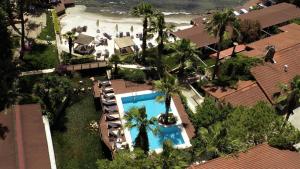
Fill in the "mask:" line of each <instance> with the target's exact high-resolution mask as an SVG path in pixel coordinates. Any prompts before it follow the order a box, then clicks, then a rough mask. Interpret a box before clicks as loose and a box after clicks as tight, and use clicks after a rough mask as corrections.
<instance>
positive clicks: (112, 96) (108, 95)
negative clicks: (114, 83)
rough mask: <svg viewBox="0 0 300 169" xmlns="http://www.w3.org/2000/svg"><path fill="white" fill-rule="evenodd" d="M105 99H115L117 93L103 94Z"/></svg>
mask: <svg viewBox="0 0 300 169" xmlns="http://www.w3.org/2000/svg"><path fill="white" fill-rule="evenodd" d="M103 96H104V98H105V99H113V98H115V94H114V93H107V94H105V93H104V94H103Z"/></svg>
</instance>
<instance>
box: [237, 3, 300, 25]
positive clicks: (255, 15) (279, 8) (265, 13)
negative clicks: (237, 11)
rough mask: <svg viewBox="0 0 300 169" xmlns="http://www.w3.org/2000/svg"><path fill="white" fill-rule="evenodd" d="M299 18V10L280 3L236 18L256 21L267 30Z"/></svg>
mask: <svg viewBox="0 0 300 169" xmlns="http://www.w3.org/2000/svg"><path fill="white" fill-rule="evenodd" d="M299 17H300V8H298V7H296V6H295V5H293V4H289V3H280V4H277V5H273V6H270V7H267V8H263V9H260V10H254V11H251V12H249V13H246V14H243V15H239V16H238V18H240V19H242V20H244V19H249V20H257V21H258V22H259V23H260V25H261V28H262V29H264V28H267V27H270V26H273V25H277V24H280V23H283V22H287V21H289V20H292V19H296V18H299Z"/></svg>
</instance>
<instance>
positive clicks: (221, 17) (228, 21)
mask: <svg viewBox="0 0 300 169" xmlns="http://www.w3.org/2000/svg"><path fill="white" fill-rule="evenodd" d="M237 25H238V20H237V18H236V17H235V15H234V13H233V10H231V9H230V10H229V9H225V10H223V11H218V12H216V13H215V14H214V15H213V17H212V18H211V19H210V20H209V21H208V22H206V30H207V31H208V32H209V33H210V34H212V35H213V36H214V37H216V38H218V39H219V41H218V49H217V50H218V51H217V58H216V63H215V67H214V72H213V77H212V78H213V79H215V77H216V74H217V71H218V70H219V62H220V52H221V45H222V43H223V40H224V34H225V32H226V28H227V27H228V26H231V27H232V29H233V31H234V32H238V31H237V29H236V27H237Z"/></svg>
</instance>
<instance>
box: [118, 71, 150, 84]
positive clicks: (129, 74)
mask: <svg viewBox="0 0 300 169" xmlns="http://www.w3.org/2000/svg"><path fill="white" fill-rule="evenodd" d="M118 75H120V76H121V77H122V78H123V79H125V80H129V81H133V82H139V83H141V82H144V81H145V80H146V75H145V73H144V71H143V70H139V69H120V71H119V73H118Z"/></svg>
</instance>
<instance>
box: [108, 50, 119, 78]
mask: <svg viewBox="0 0 300 169" xmlns="http://www.w3.org/2000/svg"><path fill="white" fill-rule="evenodd" d="M109 61H110V62H112V63H113V64H114V67H115V71H114V75H115V76H117V75H118V64H119V63H120V61H121V60H120V57H119V56H118V55H116V54H114V55H112V56H111V58H110V60H109Z"/></svg>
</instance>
